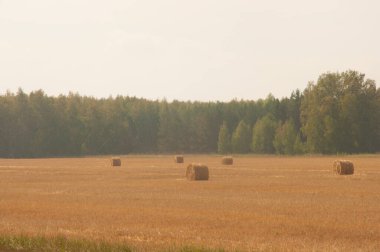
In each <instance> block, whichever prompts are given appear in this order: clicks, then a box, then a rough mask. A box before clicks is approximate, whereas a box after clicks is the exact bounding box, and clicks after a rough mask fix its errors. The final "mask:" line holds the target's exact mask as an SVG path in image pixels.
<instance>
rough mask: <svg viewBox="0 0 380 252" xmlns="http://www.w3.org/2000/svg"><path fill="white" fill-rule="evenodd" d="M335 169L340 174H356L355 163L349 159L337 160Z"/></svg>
mask: <svg viewBox="0 0 380 252" xmlns="http://www.w3.org/2000/svg"><path fill="white" fill-rule="evenodd" d="M333 171H334V172H335V173H337V174H339V175H351V174H354V164H353V163H352V162H351V161H348V160H336V161H334V165H333Z"/></svg>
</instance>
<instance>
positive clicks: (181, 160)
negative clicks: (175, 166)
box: [174, 156, 185, 164]
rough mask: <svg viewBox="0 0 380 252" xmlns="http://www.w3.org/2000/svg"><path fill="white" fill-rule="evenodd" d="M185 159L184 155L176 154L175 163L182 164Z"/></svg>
mask: <svg viewBox="0 0 380 252" xmlns="http://www.w3.org/2000/svg"><path fill="white" fill-rule="evenodd" d="M184 161H185V159H184V158H183V156H175V157H174V162H175V163H179V164H182V163H183V162H184Z"/></svg>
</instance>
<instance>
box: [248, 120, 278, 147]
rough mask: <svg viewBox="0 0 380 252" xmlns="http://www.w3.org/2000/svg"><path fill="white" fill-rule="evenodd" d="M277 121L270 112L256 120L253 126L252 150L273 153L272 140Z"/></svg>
mask: <svg viewBox="0 0 380 252" xmlns="http://www.w3.org/2000/svg"><path fill="white" fill-rule="evenodd" d="M277 125H278V124H277V122H276V120H275V118H274V116H273V115H272V114H268V115H266V116H264V117H263V118H261V119H260V120H258V121H257V122H256V124H255V126H254V127H253V134H252V145H251V148H252V151H253V152H255V153H274V152H275V149H274V146H273V141H274V137H275V133H276V129H277Z"/></svg>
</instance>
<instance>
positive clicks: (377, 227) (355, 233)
mask: <svg viewBox="0 0 380 252" xmlns="http://www.w3.org/2000/svg"><path fill="white" fill-rule="evenodd" d="M339 158H340V157H331V156H328V157H324V156H316V157H274V156H236V157H235V158H234V164H233V165H232V166H225V165H222V164H221V162H220V161H221V157H220V156H205V155H204V156H203V155H198V156H185V164H175V163H174V161H173V156H125V157H122V166H121V167H118V168H116V167H110V164H109V157H89V158H62V159H59V158H57V159H18V160H13V159H0V235H21V234H22V235H27V236H31V237H33V236H45V237H55V236H65V237H68V238H70V239H71V238H73V239H82V238H84V239H86V240H90V241H99V240H103V241H104V240H105V241H107V242H110V243H118V244H119V243H125V244H128V245H129V246H130V247H131V248H132V249H133V250H137V251H152V250H154V251H157V250H159V251H165V250H168V249H172V250H176V249H179V248H182V247H184V246H194V247H198V248H210V249H224V250H226V251H234V250H238V251H343V250H346V251H380V155H362V156H346V157H343V158H344V159H350V160H352V161H353V162H354V164H355V174H354V175H352V176H338V175H335V174H333V173H332V163H333V161H334V160H335V159H339ZM191 162H200V163H204V164H207V165H208V167H209V169H210V180H209V181H187V180H186V179H185V169H186V164H188V163H191Z"/></svg>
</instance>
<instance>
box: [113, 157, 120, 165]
mask: <svg viewBox="0 0 380 252" xmlns="http://www.w3.org/2000/svg"><path fill="white" fill-rule="evenodd" d="M111 166H121V159H120V158H119V157H112V158H111Z"/></svg>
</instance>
